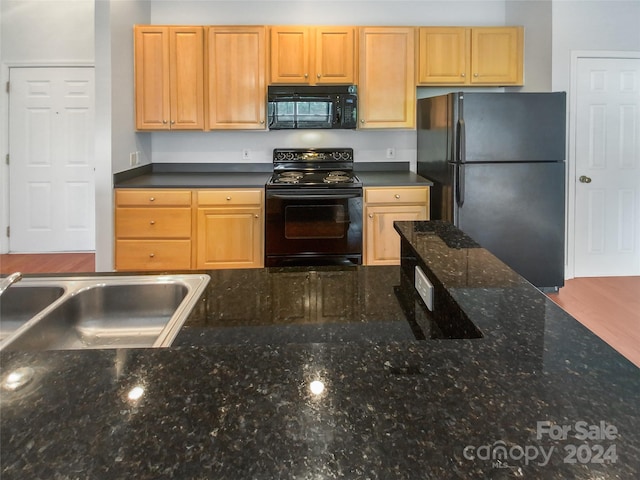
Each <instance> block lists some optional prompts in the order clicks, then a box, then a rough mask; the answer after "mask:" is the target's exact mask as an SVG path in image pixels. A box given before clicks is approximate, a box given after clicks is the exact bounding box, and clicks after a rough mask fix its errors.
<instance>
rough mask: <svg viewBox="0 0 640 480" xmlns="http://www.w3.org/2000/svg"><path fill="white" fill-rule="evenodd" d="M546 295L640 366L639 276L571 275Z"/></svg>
mask: <svg viewBox="0 0 640 480" xmlns="http://www.w3.org/2000/svg"><path fill="white" fill-rule="evenodd" d="M549 298H550V299H551V300H553V301H554V302H555V303H557V304H558V305H560V306H561V307H562V308H563V309H564V310H566V311H567V312H569V313H570V314H571V315H573V316H574V317H575V318H576V319H578V321H580V323H582V324H583V325H584V326H585V327H587V328H588V329H589V330H591V331H592V332H593V333H595V334H596V335H598V336H599V337H600V338H602V339H603V340H604V341H605V342H607V343H608V344H609V345H611V346H612V347H613V348H615V349H616V350H617V351H618V352H620V353H621V354H622V355H624V356H625V357H627V358H628V359H629V360H631V361H632V362H633V363H635V364H636V365H637V366H638V367H640V277H588V278H574V279H572V280H567V281H566V282H565V286H564V287H563V288H561V289H560V292H559V293H557V294H551V295H549Z"/></svg>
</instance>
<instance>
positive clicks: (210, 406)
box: [0, 222, 640, 480]
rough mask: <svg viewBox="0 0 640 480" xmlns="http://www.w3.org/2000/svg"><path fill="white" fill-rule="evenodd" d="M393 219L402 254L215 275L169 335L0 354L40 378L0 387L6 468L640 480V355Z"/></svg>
mask: <svg viewBox="0 0 640 480" xmlns="http://www.w3.org/2000/svg"><path fill="white" fill-rule="evenodd" d="M396 225H397V227H396V228H397V229H398V230H399V231H400V233H401V237H402V238H403V242H402V249H403V266H402V267H344V268H342V267H322V268H286V269H260V270H234V271H228V270H221V271H215V272H210V273H211V276H212V279H211V282H210V284H209V286H208V289H207V293H206V295H205V297H204V299H203V302H201V303H200V305H199V307H198V308H197V309H196V310H195V311H194V312H193V314H192V315H191V317H190V318H189V320H188V321H187V324H186V325H185V327H183V330H182V331H181V333H180V334H179V335H178V337H177V339H176V342H175V343H174V346H172V347H171V348H166V349H131V350H125V349H120V350H94V351H59V352H39V353H38V352H1V353H0V362H1V364H2V375H3V380H4V378H5V377H6V375H7V373H8V372H11V371H12V370H14V369H16V368H18V367H23V366H29V367H31V368H33V370H34V371H35V373H36V374H35V377H34V379H33V380H32V382H31V383H30V384H28V385H27V386H26V387H24V388H22V389H21V390H17V391H8V390H6V389H3V390H2V392H1V396H0V408H1V412H0V427H1V428H0V440H1V443H0V449H1V452H0V453H1V458H0V462H1V469H0V473H1V476H2V478H3V480H4V479H24V478H92V479H96V478H97V479H102V478H109V479H111V478H134V477H135V478H137V479H157V478H180V479H191V478H216V479H234V480H235V479H273V478H353V479H363V478H371V479H396V478H398V479H426V478H434V479H446V478H461V479H462V478H464V479H468V478H479V479H485V478H536V479H538V478H544V479H551V478H554V479H567V478H574V479H593V478H620V479H627V478H635V477H637V474H638V472H640V433H639V432H640V405H639V402H638V398H639V396H640V370H639V369H638V368H637V367H635V366H634V365H632V364H631V363H630V362H628V361H627V360H626V359H624V358H623V357H622V356H621V355H619V354H618V353H616V352H615V351H614V350H613V349H611V348H610V347H609V346H608V345H606V344H605V343H604V342H602V341H601V340H599V339H598V338H597V337H595V336H594V335H593V334H591V333H590V332H589V331H588V330H587V329H585V328H584V327H582V326H581V325H580V324H579V323H578V322H577V321H576V320H575V319H573V318H572V317H571V316H569V315H568V314H567V313H565V312H564V311H563V310H562V309H560V308H559V307H558V306H556V305H555V304H554V303H553V302H551V301H550V300H548V299H547V298H546V297H545V296H544V295H543V294H542V293H540V292H539V291H538V290H536V289H535V288H534V287H533V286H531V285H530V284H529V283H527V282H526V281H525V280H524V279H522V278H521V277H519V276H518V275H516V274H515V273H513V272H512V271H511V270H510V269H509V268H508V267H506V266H505V265H504V264H502V262H500V261H499V260H497V259H496V258H495V257H494V256H493V255H491V254H490V253H489V252H487V251H486V250H484V249H482V248H480V247H479V246H478V245H477V244H476V243H475V242H473V240H471V239H469V238H468V237H466V236H464V235H463V234H461V232H459V231H457V230H455V229H452V228H451V227H448V226H446V225H444V224H441V223H438V222H415V223H414V222H399V223H397V224H396ZM414 265H419V266H421V268H422V269H423V270H424V271H425V273H427V275H428V276H429V277H430V279H431V281H432V282H433V283H434V286H435V290H436V295H435V313H433V314H430V313H428V312H427V311H426V310H425V309H424V305H423V304H422V303H421V301H419V300H418V298H417V296H415V295H414V293H413V289H412V287H411V282H412V280H411V276H412V271H413V267H414ZM468 322H472V325H475V327H477V328H476V329H471V330H470V329H468V328H467V326H468ZM478 330H479V332H480V336H478V334H477V333H478ZM446 337H454V338H446ZM462 337H467V338H462ZM472 337H475V338H472ZM419 338H423V339H422V340H420V339H419ZM315 380H320V381H322V382H323V384H324V390H323V391H322V392H321V393H320V394H314V393H312V392H311V390H310V384H311V382H313V381H315ZM134 386H141V387H143V388H144V394H143V395H142V397H141V398H139V399H138V400H130V399H129V398H128V396H127V394H128V392H129V391H130V390H131V389H132V387H134ZM562 431H564V432H565V435H564V436H563V435H561V434H560V432H562ZM584 432H586V433H587V435H586V436H587V438H586V439H582V436H583V433H584ZM600 462H601V463H600Z"/></svg>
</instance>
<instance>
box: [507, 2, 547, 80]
mask: <svg viewBox="0 0 640 480" xmlns="http://www.w3.org/2000/svg"><path fill="white" fill-rule="evenodd" d="M505 14H506V18H505V24H506V25H525V26H526V27H525V30H524V86H523V87H518V88H508V89H507V90H509V91H520V92H545V91H550V90H551V51H552V25H553V24H552V4H551V1H547V0H521V1H508V2H507V3H506V10H505Z"/></svg>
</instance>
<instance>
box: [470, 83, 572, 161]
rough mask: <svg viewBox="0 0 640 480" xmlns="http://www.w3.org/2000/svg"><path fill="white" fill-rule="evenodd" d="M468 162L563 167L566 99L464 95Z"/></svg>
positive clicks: (548, 95) (537, 95)
mask: <svg viewBox="0 0 640 480" xmlns="http://www.w3.org/2000/svg"><path fill="white" fill-rule="evenodd" d="M459 96H461V97H462V98H463V101H462V105H463V106H462V107H461V112H460V117H461V119H460V121H459V122H458V125H463V126H464V139H463V140H462V147H459V149H460V148H462V149H463V152H464V161H465V162H470V163H472V162H503V161H510V162H514V161H515V162H538V161H564V159H565V156H566V155H565V137H566V94H565V93H564V92H558V93H463V94H459Z"/></svg>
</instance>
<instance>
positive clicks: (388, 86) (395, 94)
mask: <svg viewBox="0 0 640 480" xmlns="http://www.w3.org/2000/svg"><path fill="white" fill-rule="evenodd" d="M359 36H360V39H359V42H360V72H359V88H358V117H359V118H360V125H359V128H361V129H363V128H414V127H415V102H416V88H415V66H414V65H415V53H414V52H415V28H413V27H363V28H361V29H360V35H359Z"/></svg>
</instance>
